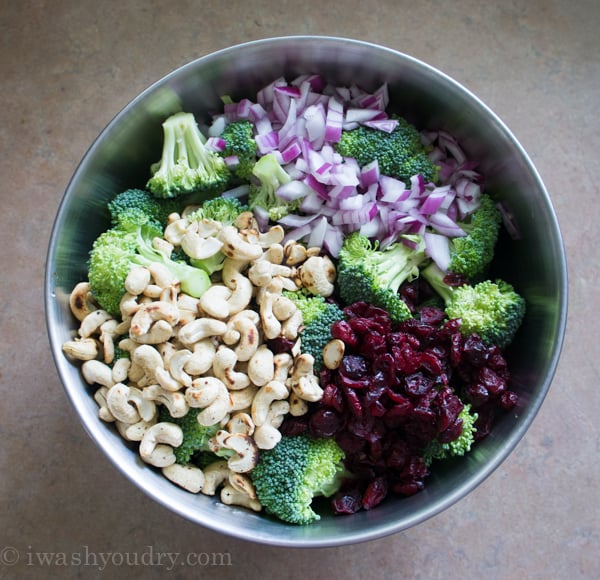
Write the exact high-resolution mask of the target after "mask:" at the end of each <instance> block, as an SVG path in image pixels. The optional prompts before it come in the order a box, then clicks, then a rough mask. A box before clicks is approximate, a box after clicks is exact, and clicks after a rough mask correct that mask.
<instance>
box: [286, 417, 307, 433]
mask: <svg viewBox="0 0 600 580" xmlns="http://www.w3.org/2000/svg"><path fill="white" fill-rule="evenodd" d="M279 430H280V431H281V434H282V435H286V436H289V437H294V436H296V435H300V434H302V433H306V432H307V431H308V416H303V417H293V416H292V415H288V416H287V417H286V419H285V421H284V422H283V424H282V425H281V427H280V428H279Z"/></svg>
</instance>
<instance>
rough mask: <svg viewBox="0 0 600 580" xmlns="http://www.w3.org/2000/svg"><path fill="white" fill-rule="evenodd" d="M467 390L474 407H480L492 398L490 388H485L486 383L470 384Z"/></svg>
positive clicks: (468, 397)
mask: <svg viewBox="0 0 600 580" xmlns="http://www.w3.org/2000/svg"><path fill="white" fill-rule="evenodd" d="M465 392H466V394H467V399H468V400H469V402H470V403H472V404H473V406H474V407H480V406H481V405H483V404H484V403H487V401H488V400H489V398H490V394H489V393H488V390H487V389H486V388H485V385H482V384H481V383H474V384H472V385H469V386H468V387H467V388H466V389H465Z"/></svg>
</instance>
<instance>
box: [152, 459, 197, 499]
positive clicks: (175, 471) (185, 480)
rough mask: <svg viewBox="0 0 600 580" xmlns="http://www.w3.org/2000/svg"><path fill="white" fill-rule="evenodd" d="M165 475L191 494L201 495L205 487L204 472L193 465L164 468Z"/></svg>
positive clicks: (176, 464)
mask: <svg viewBox="0 0 600 580" xmlns="http://www.w3.org/2000/svg"><path fill="white" fill-rule="evenodd" d="M162 473H163V475H164V476H165V477H166V478H167V479H168V480H169V481H172V482H173V483H175V484H176V485H178V486H179V487H182V488H183V489H185V490H186V491H189V492H190V493H199V492H200V491H201V490H202V487H203V486H204V482H205V477H204V472H203V471H202V470H201V469H200V468H199V467H194V466H193V465H180V464H179V463H173V464H172V465H167V466H166V467H163V468H162Z"/></svg>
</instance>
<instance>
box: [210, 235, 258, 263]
mask: <svg viewBox="0 0 600 580" xmlns="http://www.w3.org/2000/svg"><path fill="white" fill-rule="evenodd" d="M218 238H219V240H220V241H221V242H223V247H222V248H221V252H223V254H225V255H226V256H228V257H229V258H233V259H234V260H244V261H247V262H252V261H254V260H257V259H258V258H260V256H261V255H262V252H263V251H262V248H261V247H260V245H258V244H252V243H249V242H246V241H245V240H244V239H243V238H242V236H241V235H240V233H239V231H238V229H237V228H236V227H235V226H226V227H224V228H223V229H222V230H221V231H220V232H219V234H218Z"/></svg>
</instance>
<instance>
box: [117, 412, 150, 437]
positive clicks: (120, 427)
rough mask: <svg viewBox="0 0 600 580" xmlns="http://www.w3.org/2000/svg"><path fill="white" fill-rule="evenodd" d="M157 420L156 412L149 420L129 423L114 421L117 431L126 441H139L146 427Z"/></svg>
mask: <svg viewBox="0 0 600 580" xmlns="http://www.w3.org/2000/svg"><path fill="white" fill-rule="evenodd" d="M156 421H157V414H155V415H154V417H153V418H152V419H151V420H150V421H144V420H143V419H142V420H141V421H138V422H137V423H133V424H129V423H122V422H121V421H117V422H116V423H115V425H116V427H117V431H118V432H119V434H120V435H121V437H123V439H126V440H127V441H141V440H142V439H143V437H144V433H145V432H146V429H148V428H149V427H152V425H155V424H156Z"/></svg>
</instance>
